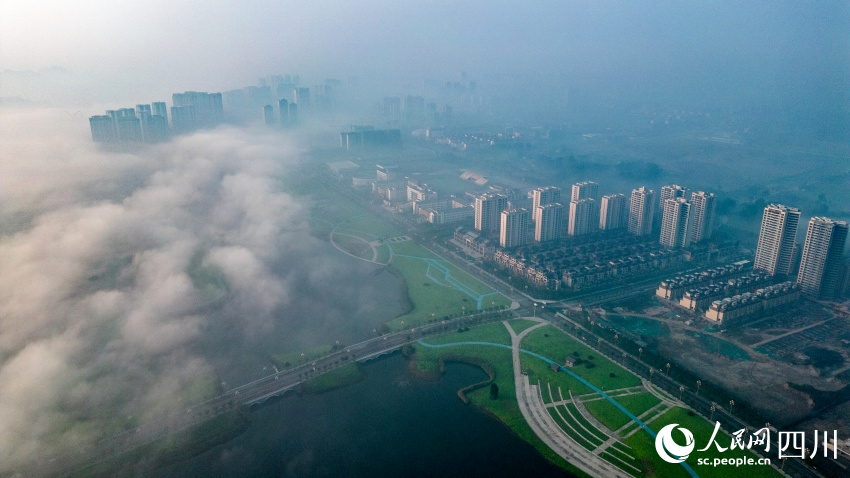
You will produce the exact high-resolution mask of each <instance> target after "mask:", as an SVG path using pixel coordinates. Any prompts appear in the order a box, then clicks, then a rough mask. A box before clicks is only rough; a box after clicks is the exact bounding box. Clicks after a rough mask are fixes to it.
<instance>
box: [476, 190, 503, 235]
mask: <svg viewBox="0 0 850 478" xmlns="http://www.w3.org/2000/svg"><path fill="white" fill-rule="evenodd" d="M507 207H508V197H507V196H505V195H502V194H493V193H486V194H482V195H481V196H478V197H477V198H475V230H477V231H482V232H498V231H499V229H500V227H499V221H500V219H501V214H502V211H504V210H505V208H507Z"/></svg>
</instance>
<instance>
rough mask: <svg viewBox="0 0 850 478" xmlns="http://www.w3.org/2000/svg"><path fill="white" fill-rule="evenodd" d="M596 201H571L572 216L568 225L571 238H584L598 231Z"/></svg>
mask: <svg viewBox="0 0 850 478" xmlns="http://www.w3.org/2000/svg"><path fill="white" fill-rule="evenodd" d="M596 209H597V208H596V201H594V200H593V199H578V200H575V201H570V215H569V222H568V224H567V234H569V235H570V236H583V235H585V234H590V233H592V232H593V231H595V230H596V225H597V223H596V221H595V220H594V219H595V218H594V211H595V210H596Z"/></svg>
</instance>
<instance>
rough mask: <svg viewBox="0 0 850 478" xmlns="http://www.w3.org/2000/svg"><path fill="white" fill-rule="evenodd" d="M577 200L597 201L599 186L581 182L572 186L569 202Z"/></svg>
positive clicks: (591, 182) (590, 182)
mask: <svg viewBox="0 0 850 478" xmlns="http://www.w3.org/2000/svg"><path fill="white" fill-rule="evenodd" d="M579 199H593V200H594V201H599V185H598V184H596V183H594V182H593V181H583V182H580V183H575V184H573V189H572V194H571V195H570V201H578V200H579Z"/></svg>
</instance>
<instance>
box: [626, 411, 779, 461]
mask: <svg viewBox="0 0 850 478" xmlns="http://www.w3.org/2000/svg"><path fill="white" fill-rule="evenodd" d="M673 423H677V424H679V426H680V427H683V428H686V429H688V430H690V431H691V433H693V435H694V440H695V442H696V448H695V449H694V450H695V451H694V452H692V453H691V455H690V456H689V457H688V459H687V460H685V462H686V463H688V464H689V465H691V467H692V468H693V469H694V470H695V471H696V472H697V474H699V476H701V477H705V478H714V477H717V478H721V477H732V476H741V475H744V474H745V475H746V476H747V478H761V477H779V476H781V475H780V474H779V472H777V471H776V470H774V469H773V468H772V467H770V466H764V465H762V466H755V465H754V466H746V467H744V468H735V467H734V466H731V467H730V466H718V467H712V466H699V465H697V460H698V459H700V458H708V459H713V458H741V457H747V458H753V459H756V458H757V456H756V454H755V453H753V452H751V451H742V450H740V449H738V450H726V451H724V452H720V451H718V450H717V447H716V446H712V447H711V448H709V449H708V450H706V451H699V450H701V449H702V448H704V447H705V446H706V444H708V440H709V438H710V437H711V434H712V432H713V431H714V424H712V423H709V422H708V421H707V420H705V419H704V418H702V417H700V416H699V415H694V414H693V413H692V412H691V413H689V411H688V410H686V409H684V408H679V407H676V408H673V409H671V410H668V411H667V412H666V413H664V414H663V415H661V416H660V417H658V418H657V419H656V420H654V421H653V422H652V423H651V424H650V428H652V429H653V430H654V431H656V432H658V430H660V429H661V428H663V427H664V426H665V425H669V424H673ZM731 440H732V437H731V436H730V435H727V434H726V433H718V436H717V439H716V443H719V444H720V445H721V446H723V447H724V448H728V447H729V444H730V442H731ZM625 442H626V444H627V445H629V446H631V447H632V448H633V449H634V450H635V452H636V453H639V454H640V455H641V456H645V457H647V459H650V460H652V462H653V466H652V468H653V469H654V471H655V474H647V475H646V476H663V477H667V476H687V475H686V474H685V475H683V474H681V473H680V471H684V470H682V467H681V466H679V465H673V464H670V463H667V462H665V461H663V460H661V458H660V457H658V454H657V453H656V452H655V443H654V441H653V440H652V439H651V438H650V437H649V435H647V434H646V433H635V434H634V435H632V436H631V437H629V438H628V439H626V440H625Z"/></svg>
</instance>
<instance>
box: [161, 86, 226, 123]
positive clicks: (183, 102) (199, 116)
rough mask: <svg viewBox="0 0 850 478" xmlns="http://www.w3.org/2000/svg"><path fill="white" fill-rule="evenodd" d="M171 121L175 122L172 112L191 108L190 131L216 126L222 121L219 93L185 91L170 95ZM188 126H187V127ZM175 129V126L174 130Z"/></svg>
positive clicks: (222, 113) (222, 109)
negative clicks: (181, 108) (176, 109)
mask: <svg viewBox="0 0 850 478" xmlns="http://www.w3.org/2000/svg"><path fill="white" fill-rule="evenodd" d="M171 103H172V105H173V106H172V107H171V116H172V118H171V121H172V122H175V118H174V110H175V108H180V107H187V106H188V107H192V115H193V118H192V122H193V124H192V125H191V128H192V129H196V128H209V127H213V126H217V125H218V124H220V123H221V122H222V121H224V106H223V103H222V98H221V93H203V92H199V91H187V92H185V93H174V94H173V95H171ZM187 126H188V125H187ZM176 129H177V127H176V126H175V130H176Z"/></svg>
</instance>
